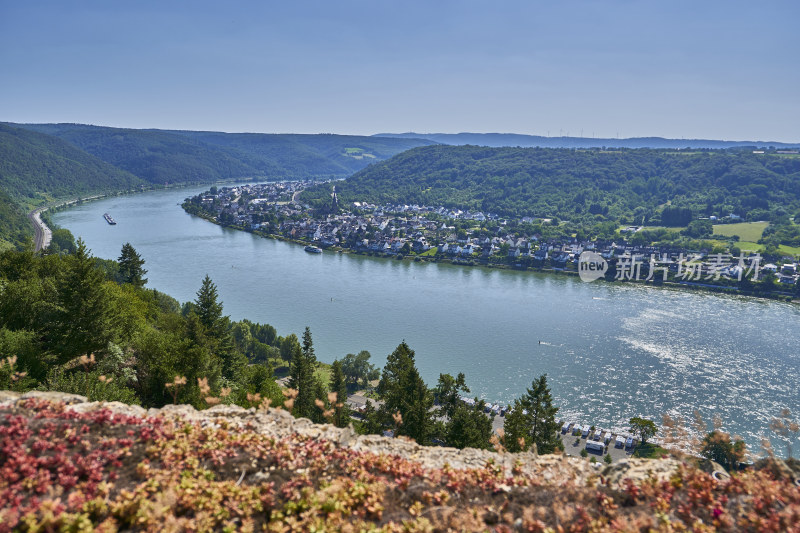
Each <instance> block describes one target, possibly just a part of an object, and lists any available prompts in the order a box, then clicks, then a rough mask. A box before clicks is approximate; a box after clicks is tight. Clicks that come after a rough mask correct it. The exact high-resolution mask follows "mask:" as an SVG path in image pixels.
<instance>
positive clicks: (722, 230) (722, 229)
mask: <svg viewBox="0 0 800 533" xmlns="http://www.w3.org/2000/svg"><path fill="white" fill-rule="evenodd" d="M767 226H769V222H740V223H738V224H714V235H722V236H723V237H733V236H734V235H738V236H739V240H741V241H747V242H753V243H754V242H756V241H758V239H760V238H761V235H763V234H764V230H765V229H766V228H767Z"/></svg>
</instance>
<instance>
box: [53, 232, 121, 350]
mask: <svg viewBox="0 0 800 533" xmlns="http://www.w3.org/2000/svg"><path fill="white" fill-rule="evenodd" d="M58 304H59V307H60V313H59V316H58V323H57V326H56V329H57V336H58V337H59V344H60V348H61V349H60V352H61V362H64V361H67V360H69V359H72V358H73V357H76V356H79V355H88V354H90V353H92V352H95V351H100V350H102V349H103V348H105V347H106V345H107V344H108V342H109V341H110V340H111V337H112V334H111V331H110V328H109V322H110V314H111V309H110V308H109V305H108V298H107V295H106V291H105V287H104V286H103V274H102V273H101V272H100V270H98V269H97V268H95V266H94V260H93V258H92V256H91V254H90V252H89V250H88V249H87V248H86V244H85V243H84V242H83V240H82V239H78V242H77V248H76V250H75V253H74V254H73V255H72V256H70V257H69V258H67V268H66V272H65V273H64V275H62V276H61V278H60V283H59V285H58Z"/></svg>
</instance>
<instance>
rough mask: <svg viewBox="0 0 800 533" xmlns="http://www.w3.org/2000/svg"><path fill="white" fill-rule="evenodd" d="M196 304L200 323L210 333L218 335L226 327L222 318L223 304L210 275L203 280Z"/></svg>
mask: <svg viewBox="0 0 800 533" xmlns="http://www.w3.org/2000/svg"><path fill="white" fill-rule="evenodd" d="M194 303H195V305H196V306H197V309H196V313H197V318H199V319H200V323H201V324H203V326H205V328H206V329H207V330H208V331H209V332H212V333H215V334H218V333H219V332H220V330H221V329H223V327H224V326H225V324H224V318H223V316H222V302H220V301H219V295H218V294H217V286H216V285H215V284H214V282H213V281H211V278H210V277H209V276H208V274H206V277H205V278H203V284H202V286H201V287H200V290H198V291H197V298H195V301H194Z"/></svg>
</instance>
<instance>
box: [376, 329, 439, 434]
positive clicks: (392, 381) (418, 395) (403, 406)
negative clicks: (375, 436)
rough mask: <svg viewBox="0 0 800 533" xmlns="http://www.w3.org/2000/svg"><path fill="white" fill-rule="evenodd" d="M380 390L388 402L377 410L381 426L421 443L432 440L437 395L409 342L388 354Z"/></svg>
mask: <svg viewBox="0 0 800 533" xmlns="http://www.w3.org/2000/svg"><path fill="white" fill-rule="evenodd" d="M377 392H378V396H379V397H380V399H381V400H383V402H384V403H383V405H381V407H380V408H379V409H378V411H377V412H376V416H377V420H378V423H379V425H380V426H383V427H395V428H396V434H397V435H405V436H407V437H410V438H412V439H414V440H415V441H417V443H419V444H423V445H424V444H429V443H430V439H431V436H432V434H433V430H434V423H433V415H432V412H431V408H432V407H433V395H432V394H431V392H430V390H428V387H427V386H426V385H425V382H424V381H423V380H422V378H421V377H420V375H419V371H418V370H417V367H416V364H415V363H414V350H412V349H411V348H409V346H408V344H406V343H405V341H403V342H401V343H400V345H399V346H398V347H397V348H396V349H395V350H394V351H393V352H392V353H391V354H389V355H388V356H387V358H386V365H385V366H384V367H383V372H382V374H381V380H380V382H379V383H378V388H377ZM398 414H399V415H400V418H399V419H398V418H396V417H397V415H398Z"/></svg>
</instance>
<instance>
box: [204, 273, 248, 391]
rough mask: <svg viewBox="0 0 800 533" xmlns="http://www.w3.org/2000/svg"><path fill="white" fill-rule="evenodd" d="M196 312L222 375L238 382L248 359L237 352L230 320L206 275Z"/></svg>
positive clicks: (215, 289) (215, 287) (214, 286)
mask: <svg viewBox="0 0 800 533" xmlns="http://www.w3.org/2000/svg"><path fill="white" fill-rule="evenodd" d="M194 304H195V306H196V307H195V312H196V313H197V318H198V320H199V321H200V324H202V325H203V327H204V328H205V336H206V338H207V340H208V347H209V349H210V350H211V352H212V353H214V354H215V355H216V356H217V357H218V358H219V360H220V364H221V368H222V375H223V377H225V378H226V379H228V380H234V381H235V380H237V379H238V378H239V377H240V374H241V372H242V371H243V370H244V368H245V367H246V366H247V358H246V357H245V356H244V355H243V354H242V353H241V352H239V351H237V350H236V348H235V346H234V342H233V337H232V335H231V332H230V319H229V318H228V317H227V316H223V314H222V302H220V301H219V296H218V294H217V286H216V285H215V284H214V282H213V281H211V278H210V277H209V276H208V274H206V277H205V278H203V284H202V285H201V287H200V290H198V291H197V298H196V299H195V301H194Z"/></svg>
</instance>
